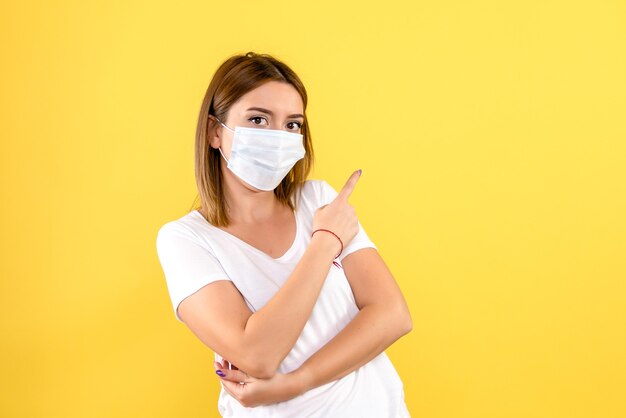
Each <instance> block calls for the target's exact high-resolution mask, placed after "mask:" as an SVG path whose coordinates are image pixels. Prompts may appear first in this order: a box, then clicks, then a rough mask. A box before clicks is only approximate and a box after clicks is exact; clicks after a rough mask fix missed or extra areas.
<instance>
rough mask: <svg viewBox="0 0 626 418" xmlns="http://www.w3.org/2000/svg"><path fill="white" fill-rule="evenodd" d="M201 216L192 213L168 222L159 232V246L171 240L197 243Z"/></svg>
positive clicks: (157, 238)
mask: <svg viewBox="0 0 626 418" xmlns="http://www.w3.org/2000/svg"><path fill="white" fill-rule="evenodd" d="M199 217H200V218H201V217H202V215H200V214H199V213H198V212H197V211H191V212H189V213H187V214H185V215H183V216H181V217H179V218H177V219H174V220H171V221H168V222H166V223H164V224H162V225H161V227H160V228H159V229H158V231H157V237H156V242H157V246H159V245H160V244H163V243H165V242H166V241H170V240H180V239H186V240H189V241H197V239H198V233H197V232H196V231H197V230H198V226H199V219H198V218H199Z"/></svg>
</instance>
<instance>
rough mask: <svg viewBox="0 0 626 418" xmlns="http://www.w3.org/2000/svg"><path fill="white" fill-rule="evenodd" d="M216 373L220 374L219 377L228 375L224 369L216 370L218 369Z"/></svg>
mask: <svg viewBox="0 0 626 418" xmlns="http://www.w3.org/2000/svg"><path fill="white" fill-rule="evenodd" d="M215 373H217V375H218V376H219V377H226V375H225V374H224V372H223V371H221V370H216V371H215Z"/></svg>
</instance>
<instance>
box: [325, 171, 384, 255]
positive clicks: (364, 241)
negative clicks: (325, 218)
mask: <svg viewBox="0 0 626 418" xmlns="http://www.w3.org/2000/svg"><path fill="white" fill-rule="evenodd" d="M319 185H320V187H321V190H320V206H322V205H326V204H328V203H330V202H332V201H333V200H334V199H335V197H337V195H338V194H339V193H338V192H337V191H336V190H335V189H334V188H333V187H332V186H331V185H330V184H328V183H327V182H326V181H324V180H320V182H319ZM362 248H375V249H378V248H377V247H376V245H375V244H374V243H373V242H372V241H371V240H370V239H369V237H368V236H367V234H366V233H365V230H364V229H363V226H362V225H361V222H360V221H359V232H358V233H357V234H356V236H355V237H354V238H353V239H352V241H350V243H349V244H348V245H346V246H345V247H344V249H343V251H342V253H341V255H340V256H339V257H337V260H339V262H341V261H342V260H343V258H344V257H345V256H347V255H348V254H351V253H353V252H355V251H357V250H360V249H362Z"/></svg>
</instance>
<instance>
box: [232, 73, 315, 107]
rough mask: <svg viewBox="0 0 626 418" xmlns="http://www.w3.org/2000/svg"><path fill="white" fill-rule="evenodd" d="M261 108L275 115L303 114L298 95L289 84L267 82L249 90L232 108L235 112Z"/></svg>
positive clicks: (300, 99)
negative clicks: (249, 108)
mask: <svg viewBox="0 0 626 418" xmlns="http://www.w3.org/2000/svg"><path fill="white" fill-rule="evenodd" d="M252 106H253V107H262V108H264V109H269V110H272V111H273V112H275V113H284V114H291V113H304V112H303V107H304V106H303V103H302V98H301V97H300V93H298V90H296V89H295V87H294V86H292V85H291V84H289V83H283V82H280V81H268V82H266V83H263V84H261V85H260V86H259V87H257V88H255V89H253V90H250V91H249V92H247V93H246V94H244V95H243V96H241V98H240V99H239V100H238V101H237V102H235V103H234V104H233V106H232V108H233V109H234V110H236V111H237V112H244V111H245V110H246V109H247V108H248V107H252Z"/></svg>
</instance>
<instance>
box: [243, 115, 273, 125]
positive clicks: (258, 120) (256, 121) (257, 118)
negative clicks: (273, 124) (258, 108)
mask: <svg viewBox="0 0 626 418" xmlns="http://www.w3.org/2000/svg"><path fill="white" fill-rule="evenodd" d="M248 120H249V121H250V122H252V123H253V124H254V125H268V124H269V123H268V122H267V119H265V118H264V117H263V116H253V117H251V118H250V119H248ZM263 121H265V123H263Z"/></svg>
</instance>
